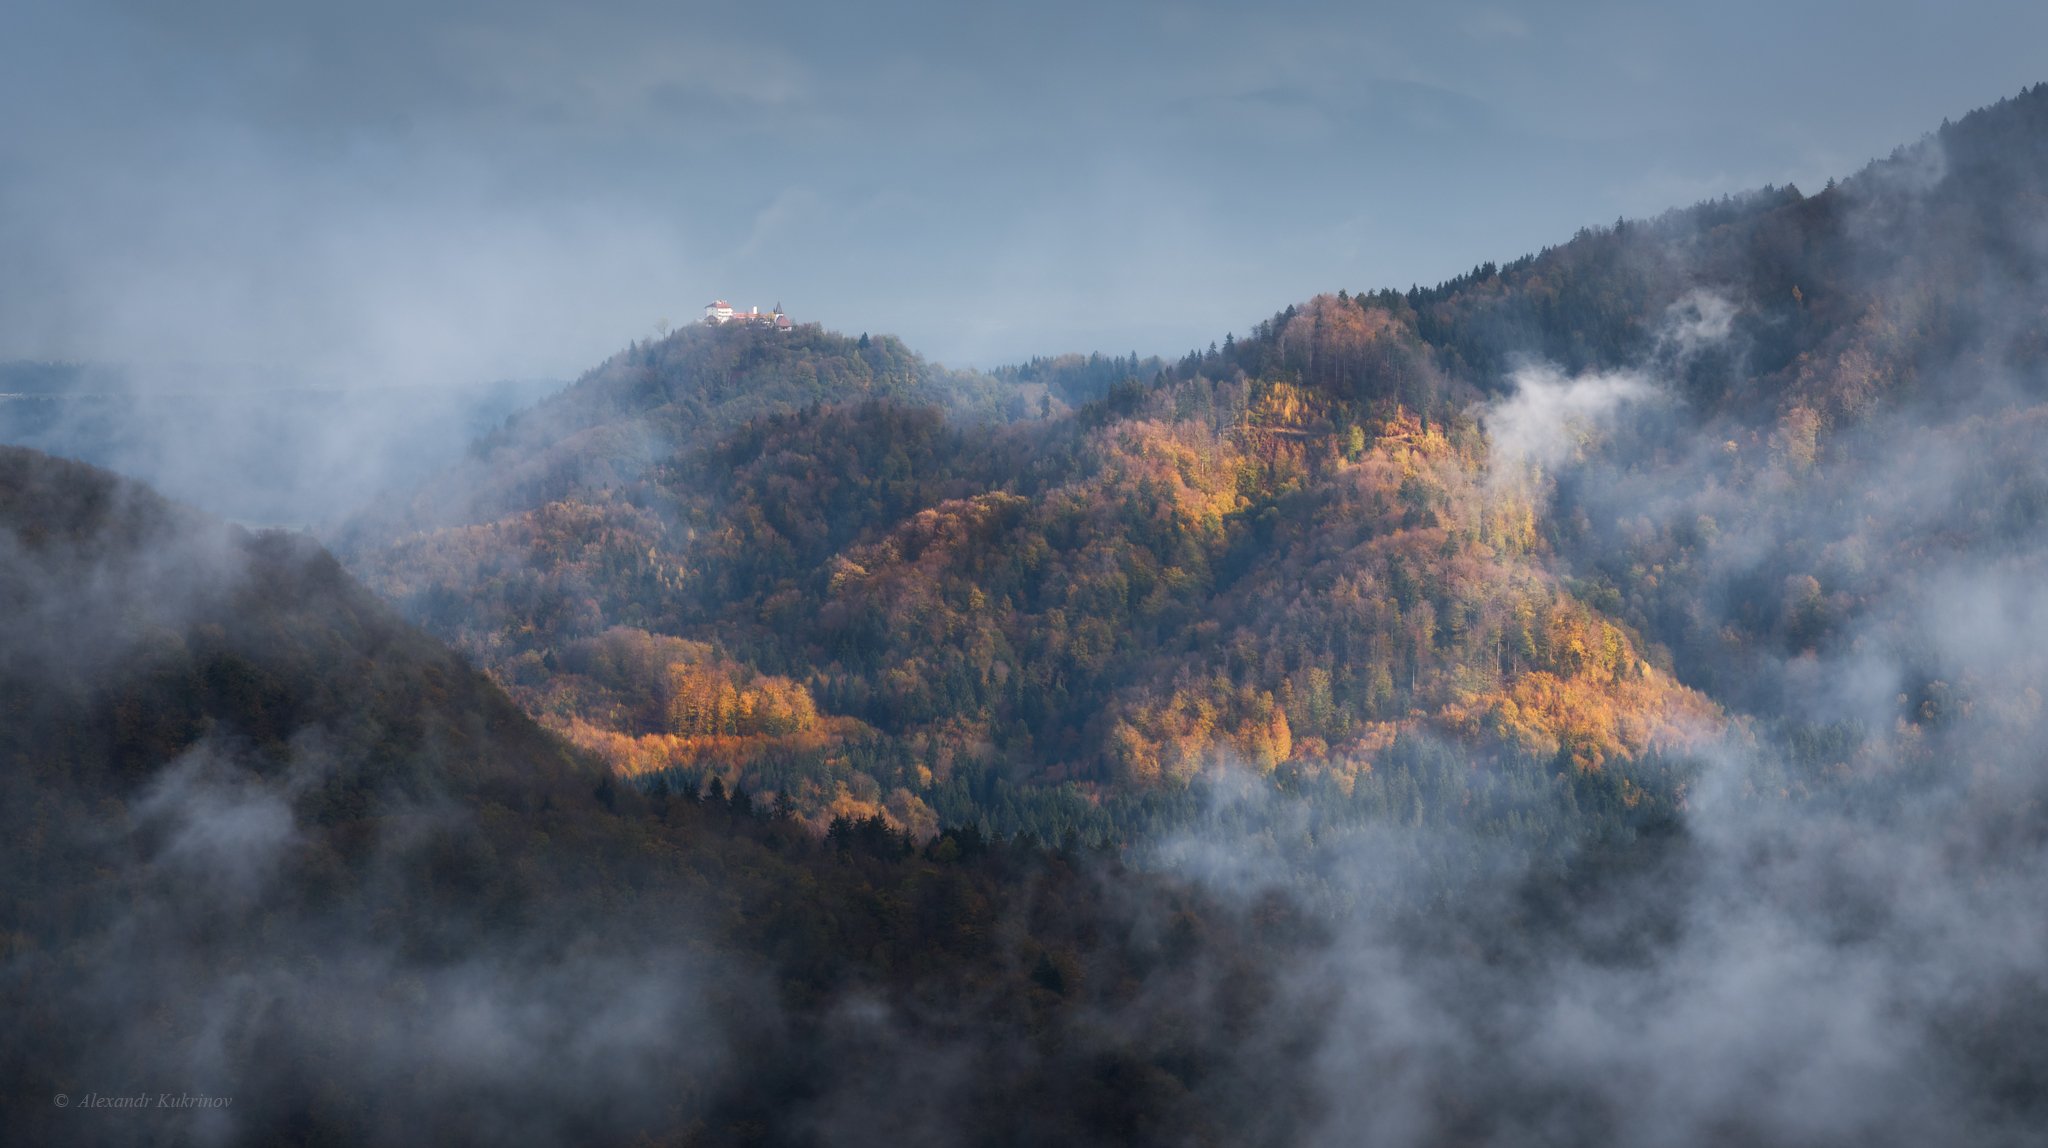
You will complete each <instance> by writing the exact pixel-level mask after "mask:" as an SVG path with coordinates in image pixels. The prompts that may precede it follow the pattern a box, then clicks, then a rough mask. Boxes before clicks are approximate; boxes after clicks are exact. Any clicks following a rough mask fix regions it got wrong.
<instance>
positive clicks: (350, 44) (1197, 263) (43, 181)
mask: <svg viewBox="0 0 2048 1148" xmlns="http://www.w3.org/2000/svg"><path fill="white" fill-rule="evenodd" d="M2042 43H2048V5H2042V4H2040V3H2038V0H2014V2H1986V3H1962V4H1942V5H1935V4H1930V3H1901V2H1899V0H1860V2H1854V3H1850V2H1827V3H1820V2H1815V3H1785V2H1783V0H1780V2H1777V3H1749V2H1733V3H1723V4H1714V5H1700V4H1689V5H1656V6H1650V5H1640V4H1608V3H1583V2H1577V0H1557V2H1552V3H1524V4H1497V5H1460V4H1454V3H1451V4H1419V3H1414V2H1412V0H1411V2H1408V3H1403V4H1398V5H1389V4H1379V3H1371V2H1361V0H1347V2H1344V3H1333V2H1320V0H1319V2H1308V0H1291V2H1290V0H1283V2H1279V3H1263V4H1259V5H1256V6H1253V5H1248V4H1223V3H1171V4H1169V3H1101V4H1095V5H1077V4H1071V3H1066V2H1064V0H1039V2H1035V3H1031V4H1013V3H990V4H976V5H938V4H931V3H898V2H893V0H882V2H877V3H859V4H846V3H815V2H811V0H790V2H786V3H763V4H758V5H751V6H750V5H734V4H723V5H716V6H713V5H700V4H690V3H683V4H676V3H652V2H645V0H591V2H586V3H579V4H575V5H569V4H539V3H534V2H532V0H493V2H490V3H481V2H478V3H440V4H429V3H418V2H390V0H357V2H354V3H348V4H335V3H322V4H299V3H287V2H280V0H183V2H181V3H178V4H175V5H170V4H159V3H148V2H143V0H0V359H13V358H28V359H63V360H81V361H92V362H111V363H125V364H132V365H151V366H162V365H167V364H175V365H178V366H180V367H182V368H186V369H188V370H189V369H190V368H193V367H196V368H199V369H201V370H213V369H222V370H227V369H233V370H236V371H242V372H246V371H248V370H251V369H254V370H258V371H277V372H283V373H289V374H290V375H292V376H293V377H294V378H299V379H306V378H312V379H318V380H320V381H323V382H334V383H339V384H343V385H353V384H361V385H378V386H389V385H406V386H430V385H435V384H450V383H468V382H475V381H479V380H482V379H491V378H568V377H573V376H574V375H575V374H577V373H579V372H580V371H581V370H583V369H585V368H587V367H589V366H591V365H594V364H595V363H596V362H598V361H599V360H601V359H602V358H603V357H604V356H605V355H607V354H609V353H610V352H612V351H614V350H616V349H618V348H619V347H622V346H624V345H625V344H626V343H628V342H629V341H631V340H634V339H638V338H645V337H648V336H650V335H652V334H654V333H655V332H656V330H657V329H658V328H659V327H660V325H661V324H662V323H663V322H664V321H666V322H668V323H681V322H686V321H690V320H692V319H695V318H697V317H698V316H700V315H701V314H702V308H703V305H704V304H705V303H706V302H708V301H709V300H711V299H712V298H714V297H719V298H725V299H729V300H731V301H732V302H733V303H735V304H738V305H740V306H741V307H747V306H760V307H762V308H763V309H766V308H767V307H769V306H772V305H774V304H777V303H780V304H782V305H783V306H784V307H785V308H787V309H788V310H789V311H790V312H791V313H792V314H793V315H794V316H795V317H796V318H797V319H799V320H800V321H813V320H815V321H818V322H822V323H824V324H825V325H826V326H827V327H830V328H833V329H837V330H843V331H846V332H849V333H852V332H857V331H871V332H889V333H894V334H897V335H900V336H901V337H903V338H904V339H905V340H906V341H907V342H908V343H909V344H910V345H911V346H912V347H913V348H916V349H917V350H919V351H921V352H923V353H925V354H927V355H928V356H930V357H932V358H935V359H938V360H940V361H943V362H946V363H949V364H952V365H956V366H982V367H988V366H993V365H996V364H998V363H1002V362H1007V361H1014V360H1017V359H1021V358H1024V357H1028V356H1030V355H1033V354H1053V353H1059V352H1063V351H1069V350H1081V351H1088V350H1099V351H1103V352H1105V353H1112V354H1121V353H1125V352H1129V351H1137V352H1139V353H1141V354H1153V353H1158V354H1166V355H1178V354H1181V353H1184V352H1185V351H1187V350H1188V349H1190V348H1191V347H1196V346H1206V345H1207V344H1208V343H1209V342H1210V341H1212V340H1218V339H1221V338H1222V336H1223V334H1224V333H1225V332H1226V331H1237V332H1242V331H1244V330H1245V329H1246V328H1248V327H1249V326H1251V325H1252V324H1254V323H1256V322H1257V321H1258V320H1259V319H1261V318H1263V317H1265V316H1267V315H1270V314H1271V313H1272V312H1274V311H1276V310H1279V309H1280V308H1282V307H1284V306H1285V305H1286V304H1288V303H1290V302H1296V301H1299V300H1302V299H1305V298H1307V297H1308V296H1310V295H1313V294H1315V293H1317V292H1319V291H1334V290H1337V289H1339V288H1348V289H1351V290H1369V289H1376V288H1379V287H1386V286H1393V287H1402V288H1405V287H1407V286H1408V285H1410V284H1412V283H1418V282H1420V283H1434V282H1437V281H1440V280H1442V279H1445V278H1448V277H1450V276H1452V275H1455V274H1458V273H1459V272H1462V271H1465V270H1468V269H1470V268H1471V267H1472V266H1473V265H1475V264H1477V263H1479V262H1481V261H1484V260H1489V259H1493V260H1506V259H1511V258H1514V257H1515V256H1517V255H1520V254H1523V253H1526V252H1529V251H1533V250H1536V249H1539V248H1541V247H1542V246H1544V245H1547V244H1553V243H1558V242H1562V241H1564V240H1566V239H1569V238H1570V237H1571V235H1572V234H1573V233H1574V232H1575V231H1577V230H1578V229H1579V228H1580V227H1582V226H1586V225H1589V224H1598V223H1606V222H1612V221H1613V220H1614V219H1615V218H1616V217H1618V216H1630V217H1637V216H1644V215H1651V214H1655V213H1657V212H1659V211H1661V210H1663V209H1665V208H1668V207H1672V206H1680V205H1684V204H1688V203H1691V202H1695V201H1697V200H1699V199H1702V198H1706V197H1711V196H1718V195H1720V194H1723V193H1728V192H1736V191H1740V190H1743V189H1745V188H1749V187H1754V186H1759V185H1762V184H1765V183H1785V182H1788V181H1790V182H1797V183H1798V184H1800V185H1801V186H1802V187H1809V188H1811V187H1816V186H1818V185H1819V184H1821V183H1824V182H1825V181H1826V180H1827V178H1828V177H1830V176H1837V175H1845V174H1848V173H1850V172H1852V171H1854V170H1855V169H1856V168H1858V167H1860V166H1861V165H1862V164H1863V163H1865V162H1867V161H1868V160H1869V159H1871V158H1872V157H1875V156H1878V155H1883V154H1886V153H1888V152H1890V151H1891V150H1892V148H1893V147H1894V146H1896V145H1898V144H1901V143H1906V142H1910V141H1911V140H1914V139H1917V138H1918V137H1919V136H1921V135H1922V134H1924V133H1925V132H1927V131H1929V130H1931V129H1933V128H1934V127H1936V126H1937V125H1939V124H1940V123H1941V121H1942V119H1943V118H1944V117H1950V118H1954V117H1959V116H1961V115H1962V114H1963V113H1965V112H1967V111H1969V110H1970V109H1971V108H1974V107H1978V106H1981V105H1983V104H1987V103H1991V102H1995V101H1996V100H1998V99H1999V98H2001V97H2004V96H2008V95H2011V94H2014V93H2016V92H2017V91H2019V90H2020V89H2021V88H2023V87H2025V86H2028V85H2030V84H2032V83H2034V82H2037V81H2040V80H2044V79H2048V64H2044V63H2043V62H2042V57H2041V54H2040V52H2039V45H2040V44H2042ZM242 377H246V376H242Z"/></svg>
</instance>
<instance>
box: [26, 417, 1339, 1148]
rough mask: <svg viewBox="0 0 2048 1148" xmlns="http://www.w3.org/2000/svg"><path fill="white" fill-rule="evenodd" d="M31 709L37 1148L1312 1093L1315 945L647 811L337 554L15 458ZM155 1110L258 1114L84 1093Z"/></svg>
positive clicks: (1099, 862)
mask: <svg viewBox="0 0 2048 1148" xmlns="http://www.w3.org/2000/svg"><path fill="white" fill-rule="evenodd" d="M0 718H4V720H0V878H4V879H0V1015H5V1016H6V1017H7V1024H6V1025H5V1026H4V1028H0V1140H5V1141H6V1142H7V1143H10V1144H57V1143H94V1144H135V1145H143V1144H161V1143H189V1142H204V1143H222V1144H280V1143H303V1144H315V1143H321V1144H325V1143H338V1144H347V1143H423V1142H432V1143H437V1144H492V1145H502V1144H536V1145H540V1144H560V1143H565V1142H573V1143H579V1144H612V1143H617V1144H675V1145H684V1144H689V1145H709V1144H802V1143H813V1142H815V1135H816V1133H815V1130H816V1128H817V1127H818V1126H820V1125H821V1124H823V1123H826V1122H829V1121H833V1120H836V1119H843V1118H844V1114H845V1112H847V1111H849V1110H851V1109H854V1108H859V1107H862V1106H866V1105H874V1106H877V1107H878V1108H881V1109H887V1110H892V1111H895V1112H898V1113H912V1114H915V1116H916V1118H917V1119H919V1120H925V1121H933V1122H937V1124H939V1125H942V1126H944V1127H948V1128H955V1129H961V1130H977V1129H979V1130H995V1129H1004V1130H1006V1131H1007V1134H1009V1135H1013V1136H1017V1137H1021V1138H1023V1139H1024V1140H1026V1141H1028V1142H1033V1143H1104V1144H1107V1143H1134V1142H1137V1143H1186V1142H1188V1141H1189V1139H1190V1138H1191V1137H1193V1136H1196V1135H1216V1136H1224V1137H1225V1138H1227V1139H1233V1140H1238V1141H1240V1142H1241V1141H1242V1139H1243V1137H1244V1136H1246V1135H1249V1134H1250V1132H1251V1129H1252V1128H1254V1127H1257V1126H1271V1125H1273V1124H1274V1122H1275V1119H1276V1118H1275V1117H1273V1116H1271V1115H1270V1114H1268V1113H1267V1111H1266V1107H1265V1105H1264V1104H1263V1103H1254V1102H1253V1100H1254V1098H1264V1099H1270V1098H1272V1097H1275V1096H1279V1097H1290V1098H1292V1100H1291V1102H1290V1105H1289V1107H1290V1108H1291V1109H1293V1110H1296V1111H1298V1112H1300V1113H1303V1114H1304V1115H1303V1116H1282V1117H1279V1118H1277V1119H1278V1123H1279V1124H1280V1125H1281V1126H1284V1127H1294V1128H1298V1127H1300V1126H1301V1124H1302V1122H1303V1120H1304V1119H1305V1114H1306V1113H1308V1112H1309V1111H1311V1110H1312V1108H1313V1105H1311V1104H1310V1103H1308V1102H1307V1100H1306V1098H1305V1095H1304V1089H1305V1085H1304V1084H1303V1083H1302V1081H1303V1076H1302V1068H1303V1061H1304V1058H1305V1056H1306V1051H1307V1048H1308V1046H1307V1045H1306V1044H1299V1045H1297V1046H1294V1047H1293V1048H1291V1049H1289V1050H1284V1051H1282V1052H1281V1053H1280V1054H1278V1055H1275V1056H1272V1057H1262V1058H1259V1059H1257V1060H1245V1061H1242V1062H1240V1061H1239V1059H1238V1057H1237V1049H1236V1047H1235V1043H1236V1036H1235V1034H1236V1033H1237V1032H1238V1031H1239V1030H1240V1029H1241V1027H1242V1026H1244V1025H1247V1024H1253V1023H1259V1022H1260V1019H1261V1018H1262V1017H1264V1016H1265V1015H1267V1013H1268V1012H1269V1011H1270V1008H1271V1002H1273V1001H1274V999H1275V997H1274V994H1275V992H1276V991H1277V990H1276V984H1277V981H1278V979H1279V977H1280V975H1281V974H1280V971H1279V970H1280V967H1281V966H1282V964H1284V962H1285V960H1286V959H1287V957H1288V954H1290V953H1296V952H1304V951H1306V950H1307V949H1308V948H1309V947H1311V946H1312V945H1313V943H1314V942H1315V931H1314V930H1313V929H1312V928H1309V927H1307V926H1306V925H1304V924H1303V923H1302V922H1301V921H1300V919H1299V918H1298V916H1296V915H1294V914H1293V913H1292V912H1291V911H1281V912H1277V913H1276V911H1274V910H1270V909H1269V910H1267V911H1266V912H1265V913H1264V917H1263V921H1262V924H1261V925H1260V927H1258V928H1253V927H1251V925H1250V923H1249V922H1248V921H1247V920H1246V919H1245V914H1244V912H1243V910H1242V908H1241V907H1236V906H1231V905H1228V904H1225V903H1223V902H1222V901H1221V900H1219V899H1218V898H1215V897H1213V896H1209V895H1206V894H1203V893H1201V892H1200V891H1197V890H1193V889H1190V888H1187V887H1185V886H1183V885H1180V884H1177V883H1175V882H1172V881H1170V880H1167V879H1163V878H1160V877H1157V876H1152V875H1146V874H1142V873H1135V872H1123V871H1122V870H1121V868H1120V866H1118V865H1117V864H1116V862H1115V861H1114V860H1113V859H1109V858H1092V859H1091V858H1084V857H1081V856H1078V855H1075V854H1064V855H1058V854H1052V853H1048V852H1046V851H1044V850H1042V849H1040V848H1038V847H1036V846H1033V845H1030V844H1028V843H1011V842H1004V841H999V840H991V839H989V838H986V837H983V836H981V835H979V834H978V833H976V832H974V831H973V830H972V829H971V828H970V829H967V830H965V831H961V832H958V833H955V834H949V835H947V836H944V837H942V838H940V839H938V840H934V841H932V842H929V843H925V844H924V845H922V846H919V845H916V844H914V843H913V842H911V841H909V840H908V839H907V838H905V837H904V836H903V835H902V834H900V833H897V832H894V831H892V830H891V829H890V828H889V827H888V826H887V825H886V824H884V823H883V822H882V821H881V820H880V819H874V820H871V821H869V822H867V823H864V824H861V825H857V826H855V825H845V826H842V827H840V828H839V829H838V830H837V831H835V832H834V834H833V835H832V836H831V837H829V838H827V839H822V840H821V839H818V838H816V837H814V836H813V835H812V834H810V833H809V832H808V831H806V830H805V829H804V828H803V827H802V826H801V825H799V824H798V823H796V822H795V821H794V820H792V819H791V817H790V816H789V814H788V812H787V811H781V812H778V811H775V810H772V809H771V808H770V806H769V804H768V803H767V802H759V803H757V802H754V801H753V800H751V799H750V797H749V796H748V795H747V794H745V793H744V792H733V793H727V792H726V791H724V790H723V789H722V788H721V787H719V786H716V785H714V786H712V787H710V789H709V792H708V793H705V792H699V791H696V790H691V791H689V792H686V793H679V792H669V791H666V790H664V791H662V792H659V793H656V794H654V795H652V796H649V797H643V796H642V795H641V794H640V793H639V792H638V791H636V790H634V789H633V788H631V787H629V786H624V785H620V784H617V783H615V782H614V781H613V779H612V777H611V775H610V773H609V772H608V771H607V770H605V769H604V768H603V767H602V766H601V765H599V764H598V763H595V762H592V761H590V760H588V759H587V758H584V757H582V756H580V755H578V754H576V753H575V752H573V751H571V750H570V749H568V748H567V747H565V746H564V745H563V744H562V743H561V742H559V741H558V740H557V739H556V738H554V737H553V736H551V735H549V734H548V733H546V732H544V731H543V730H541V729H540V728H539V727H538V726H536V725H535V724H534V723H533V722H532V721H531V720H530V719H528V718H527V717H526V716H525V715H523V714H521V713H520V712H519V711H518V710H517V708H515V707H514V706H513V705H512V703H511V702H510V701H508V700H507V699H506V697H505V696H504V694H503V693H501V692H500V691H499V690H498V689H497V688H496V687H494V686H493V685H492V684H491V683H490V682H489V681H488V680H486V679H485V678H484V677H483V676H482V675H481V674H480V673H478V672H477V671H475V670H474V669H472V668H470V667H469V666H467V665H465V664H464V662H463V661H462V659H460V658H458V657H456V656H455V655H454V654H452V653H451V652H450V651H449V650H448V649H447V648H446V647H444V646H442V645H440V644H439V643H437V642H435V641H434V640H433V639H431V638H429V637H428V636H427V635H425V634H423V633H421V632H419V631H418V630H416V629H414V628H412V627H411V626H409V625H407V624H405V623H404V622H402V621H400V620H399V619H398V618H397V617H395V616H394V615H393V614H392V612H391V611H390V610H389V609H388V608H387V607H385V606H383V605H382V604H381V603H379V602H378V601H377V600H376V599H374V598H373V597H371V596H370V595H369V594H368V593H367V592H366V591H365V590H363V589H362V587H360V586H359V585H357V584H356V583H355V582H354V581H353V580H352V579H350V578H349V577H348V576H347V575H346V574H345V573H343V572H342V570H341V569H340V567H339V566H338V565H337V564H336V563H335V562H334V560H333V559H331V558H330V557H328V556H327V554H326V553H325V552H324V551H322V550H320V549H319V547H317V546H316V545H314V544H313V543H312V542H310V541H309V540H308V539H306V538H304V537H303V536H291V535H285V534H280V533H266V534H250V533H248V532H245V531H242V530H239V529H237V528H234V527H230V526H226V525H224V524H222V523H220V522H219V521H218V520H214V519H211V518H208V517H206V516H204V515H201V514H198V513H196V512H192V511H189V510H184V509H182V508H179V507H177V506H176V505H174V504H170V503H167V502H166V501H164V500H163V499H160V498H158V497H157V496H155V495H154V494H152V493H151V492H149V491H148V490H146V489H144V488H142V487H140V486H138V485H136V484H134V483H132V482H129V481H126V480H123V479H119V478H117V477H115V476H113V475H111V474H108V473H106V472H104V471H98V470H95V469H93V468H91V467H88V466H84V465H81V464H78V463H73V462H68V461H64V460H59V459H53V458H50V457H47V456H44V455H40V454H37V453H35V452H31V451H25V450H19V449H13V448H0ZM1105 878H1107V879H1105ZM1224 975H1227V977H1228V983H1226V984H1221V985H1219V984H1218V983H1216V982H1217V979H1218V977H1219V976H1224ZM1141 980H1142V981H1143V982H1144V984H1145V985H1146V986H1147V990H1148V991H1147V992H1145V993H1142V994H1141V993H1138V992H1137V991H1136V990H1135V986H1137V985H1138V984H1139V983H1140V981H1141ZM1154 991H1156V993H1157V995H1156V997H1155V996H1154V995H1153V992H1154ZM877 1010H886V1011H888V1012H889V1013H890V1014H892V1015H893V1016H894V1019H892V1020H890V1021H889V1022H888V1023H886V1024H881V1023H874V1024H870V1023H867V1022H866V1021H863V1020H861V1019H860V1018H862V1017H867V1016H871V1015H876V1014H877ZM1111 1013H1114V1014H1115V1015H1117V1016H1118V1017H1119V1018H1120V1019H1119V1021H1118V1022H1117V1023H1116V1024H1115V1025H1113V1026H1109V1027H1108V1028H1107V1029H1105V1027H1104V1026H1102V1025H1101V1023H1100V1018H1101V1017H1103V1016H1105V1015H1110V1014H1111ZM970 1019H971V1021H972V1023H971V1024H968V1023H965V1022H967V1021H969V1020H970ZM1233 1026H1238V1027H1237V1028H1234V1027H1233ZM939 1046H944V1047H945V1048H947V1049H949V1050H951V1052H952V1054H953V1055H955V1056H957V1057H958V1063H957V1065H956V1070H955V1071H952V1072H949V1074H948V1079H949V1081H950V1082H951V1083H950V1084H949V1085H948V1088H947V1091H946V1095H945V1096H943V1097H941V1096H939V1095H937V1094H936V1093H934V1092H933V1091H932V1089H931V1088H930V1087H929V1082H928V1080H927V1079H926V1077H925V1074H924V1073H923V1071H922V1070H921V1069H920V1067H919V1066H920V1065H922V1064H924V1063H926V1061H927V1058H928V1056H929V1055H930V1053H929V1050H930V1049H931V1048H934V1047H939ZM1195 1079H1200V1080H1202V1081H1203V1082H1204V1089H1203V1093H1202V1095H1201V1096H1199V1097H1196V1096H1193V1095H1191V1094H1190V1092H1189V1089H1188V1087H1187V1084H1188V1082H1189V1081H1192V1080H1195ZM144 1089H147V1090H148V1092H149V1094H150V1097H151V1099H152V1101H153V1100H154V1098H155V1096H156V1095H157V1094H159V1093H161V1094H167V1095H170V1096H173V1097H178V1098H186V1097H197V1098H226V1099H227V1101H228V1103H227V1104H225V1105H224V1106H223V1107H221V1108H218V1109H215V1108H209V1107H205V1106H204V1105H196V1106H193V1107H181V1106H179V1105H175V1104H174V1105H163V1106H158V1105H155V1104H153V1103H152V1105H151V1106H150V1108H149V1110H147V1111H140V1110H124V1111H121V1112H116V1113H110V1112H107V1111H99V1110H97V1109H96V1108H95V1107H94V1103H93V1100H92V1098H93V1097H94V1096H99V1097H102V1098H108V1097H111V1096H112V1095H113V1094H114V1093H116V1092H118V1093H120V1095H122V1096H124V1097H127V1098H129V1100H130V1102H131V1103H132V1099H133V1097H134V1096H135V1095H137V1094H138V1093H139V1092H140V1091H142V1090H144ZM53 1097H58V1098H59V1099H58V1100H57V1102H56V1103H53V1102H52V1098H53ZM99 1103H100V1105H102V1106H103V1105H104V1104H105V1103H107V1101H106V1100H105V1099H103V1100H101V1101H100V1102H99ZM181 1103H183V1101H181ZM110 1117H112V1118H111V1119H110Z"/></svg>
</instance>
